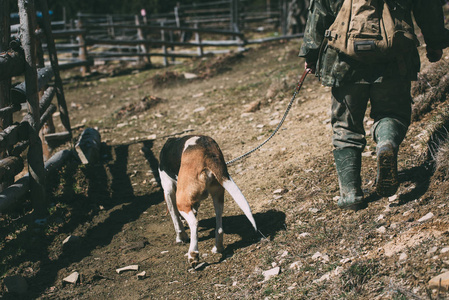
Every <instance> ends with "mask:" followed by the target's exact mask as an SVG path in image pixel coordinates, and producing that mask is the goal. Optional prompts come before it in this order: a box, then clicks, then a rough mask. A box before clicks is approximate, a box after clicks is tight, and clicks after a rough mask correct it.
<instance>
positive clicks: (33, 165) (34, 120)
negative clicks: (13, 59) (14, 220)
mask: <svg viewBox="0 0 449 300" xmlns="http://www.w3.org/2000/svg"><path fill="white" fill-rule="evenodd" d="M19 15H20V28H21V39H20V40H21V42H22V48H23V50H24V53H25V61H26V68H25V81H26V82H27V85H26V91H27V102H28V108H29V110H30V114H29V118H28V120H27V121H28V123H29V139H30V146H29V149H28V156H27V158H28V170H29V173H30V192H31V193H30V196H31V202H32V205H33V208H34V214H35V217H36V218H38V219H40V218H44V217H45V216H46V214H47V213H46V208H47V200H46V194H45V171H44V161H43V153H42V142H41V140H40V138H39V130H38V128H39V127H40V125H39V120H40V113H39V96H38V90H37V71H36V52H35V45H36V43H35V41H34V30H35V29H36V19H35V18H36V11H35V6H34V0H19Z"/></svg>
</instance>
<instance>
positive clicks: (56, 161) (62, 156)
mask: <svg viewBox="0 0 449 300" xmlns="http://www.w3.org/2000/svg"><path fill="white" fill-rule="evenodd" d="M72 156H73V152H72V151H70V150H61V151H59V152H57V153H56V154H55V155H53V156H52V157H51V158H50V159H49V160H48V161H47V162H46V163H45V171H46V172H47V173H48V172H53V171H55V170H56V169H58V168H60V167H61V166H62V165H63V164H64V163H65V162H66V161H67V160H68V159H69V158H70V157H72ZM29 190H30V175H29V173H27V174H26V175H25V176H23V177H22V178H20V179H19V180H17V181H16V182H15V183H14V184H12V185H10V186H9V187H8V188H7V189H5V190H4V191H3V192H1V193H0V213H4V212H5V211H7V210H8V209H11V208H12V207H14V206H16V205H18V204H19V203H21V202H22V201H23V200H24V198H25V196H26V195H27V194H28V192H29Z"/></svg>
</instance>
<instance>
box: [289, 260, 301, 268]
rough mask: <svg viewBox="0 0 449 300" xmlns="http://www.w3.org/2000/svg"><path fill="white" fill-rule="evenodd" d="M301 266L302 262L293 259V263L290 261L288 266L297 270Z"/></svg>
mask: <svg viewBox="0 0 449 300" xmlns="http://www.w3.org/2000/svg"><path fill="white" fill-rule="evenodd" d="M301 267H302V263H301V262H300V261H299V260H298V261H295V262H294V263H291V264H290V267H289V268H290V269H296V270H299V268H301Z"/></svg>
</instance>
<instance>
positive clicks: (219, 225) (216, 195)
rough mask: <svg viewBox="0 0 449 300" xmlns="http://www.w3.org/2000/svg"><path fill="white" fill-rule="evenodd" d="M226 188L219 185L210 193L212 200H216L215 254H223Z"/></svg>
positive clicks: (213, 250)
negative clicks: (223, 216)
mask: <svg viewBox="0 0 449 300" xmlns="http://www.w3.org/2000/svg"><path fill="white" fill-rule="evenodd" d="M224 191H225V190H224V188H223V187H222V186H221V185H217V186H216V187H214V188H213V190H211V191H210V194H211V196H212V199H213V200H214V208H215V220H216V226H215V246H214V247H213V248H212V252H213V253H222V252H223V251H224V247H223V222H222V215H223V208H224Z"/></svg>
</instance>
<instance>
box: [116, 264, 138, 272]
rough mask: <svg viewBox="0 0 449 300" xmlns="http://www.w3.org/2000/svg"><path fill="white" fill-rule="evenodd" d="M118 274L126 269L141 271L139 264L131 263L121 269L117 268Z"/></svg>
mask: <svg viewBox="0 0 449 300" xmlns="http://www.w3.org/2000/svg"><path fill="white" fill-rule="evenodd" d="M115 271H116V272H117V273H118V274H120V273H123V272H125V271H139V266H138V265H130V266H126V267H123V268H120V269H117V270H115Z"/></svg>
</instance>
